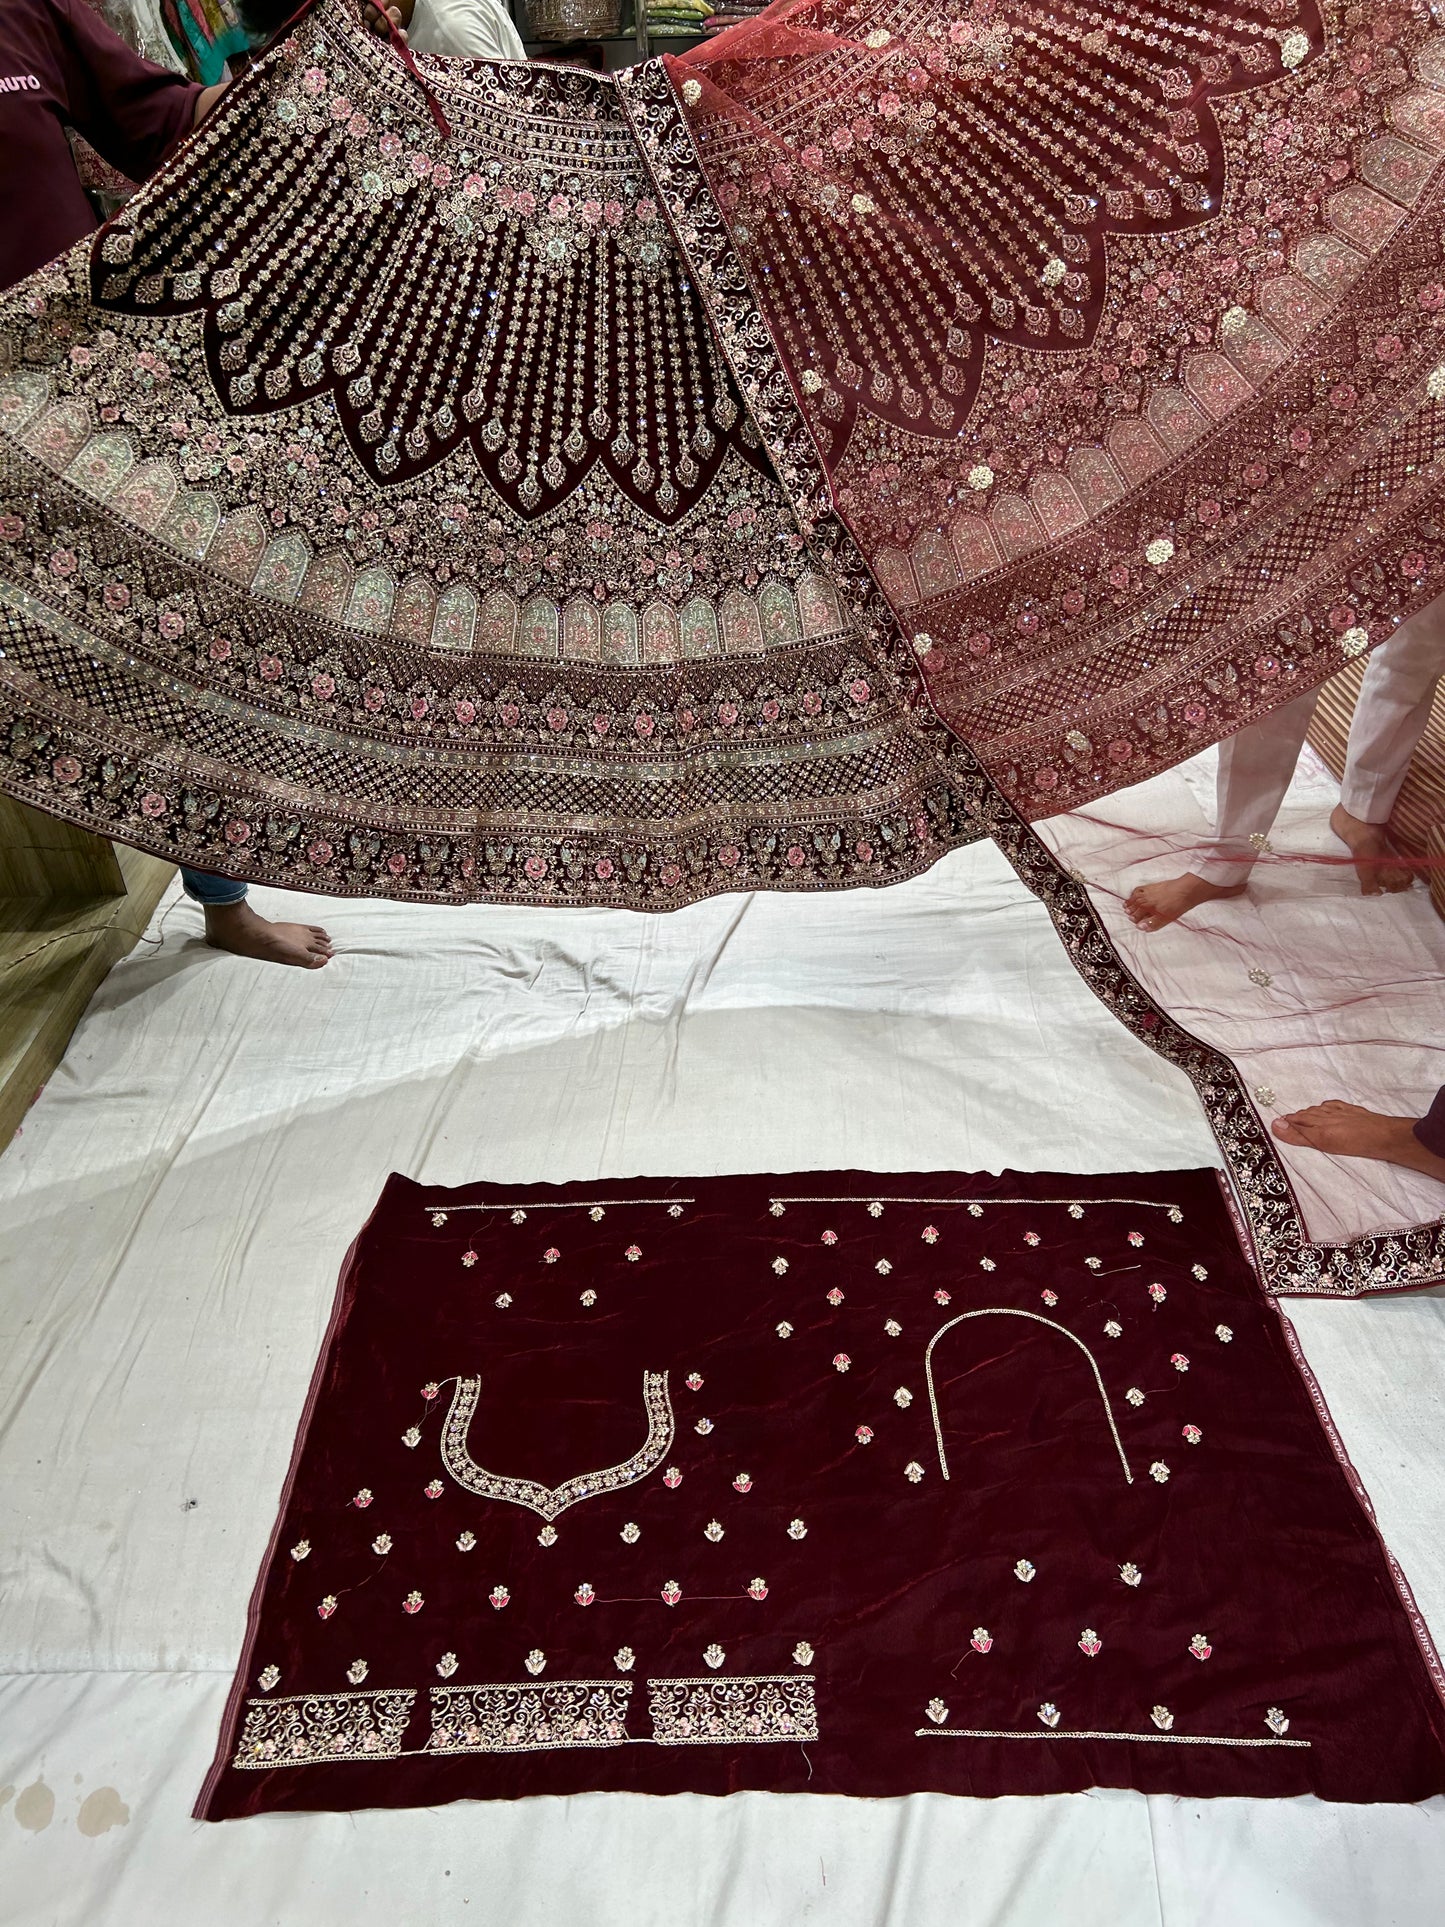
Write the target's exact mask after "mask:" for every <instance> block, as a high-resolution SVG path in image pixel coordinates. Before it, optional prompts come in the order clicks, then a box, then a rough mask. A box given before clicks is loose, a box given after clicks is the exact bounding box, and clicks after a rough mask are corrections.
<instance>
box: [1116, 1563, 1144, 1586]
mask: <svg viewBox="0 0 1445 1927" xmlns="http://www.w3.org/2000/svg"><path fill="white" fill-rule="evenodd" d="M1119 1577H1120V1578H1121V1579H1122V1580H1123V1582H1124V1584H1125V1585H1126V1586H1137V1585H1138V1584H1139V1582H1140V1581H1141V1580H1142V1579H1143V1577H1144V1575H1143V1573H1142V1572H1140V1570H1139V1568H1138V1567H1137V1566H1136V1565H1135V1564H1134V1562H1133V1560H1132V1559H1130V1560H1129V1561H1127V1562H1126V1564H1124V1565H1122V1566H1120V1568H1119Z"/></svg>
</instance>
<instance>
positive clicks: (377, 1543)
mask: <svg viewBox="0 0 1445 1927" xmlns="http://www.w3.org/2000/svg"><path fill="white" fill-rule="evenodd" d="M371 1549H372V1551H373V1552H376V1553H382V1554H385V1553H388V1552H390V1551H391V1534H390V1533H389V1532H378V1533H377V1535H376V1537H375V1538H374V1539H373V1540H372V1542H371Z"/></svg>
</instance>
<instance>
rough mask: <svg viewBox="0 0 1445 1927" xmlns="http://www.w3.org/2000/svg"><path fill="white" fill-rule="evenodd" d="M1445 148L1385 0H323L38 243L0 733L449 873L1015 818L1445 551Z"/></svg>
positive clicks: (1437, 85)
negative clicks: (667, 13) (752, 4)
mask: <svg viewBox="0 0 1445 1927" xmlns="http://www.w3.org/2000/svg"><path fill="white" fill-rule="evenodd" d="M1442 151H1445V35H1442V34H1440V33H1438V32H1436V31H1433V30H1432V28H1431V24H1430V20H1429V16H1428V13H1427V11H1426V10H1425V9H1424V8H1422V7H1418V6H1407V5H1405V4H1403V0H1400V3H1399V4H1396V3H1395V0H1378V3H1377V4H1375V5H1372V6H1371V7H1370V8H1368V9H1364V10H1362V9H1360V8H1358V7H1357V6H1353V5H1346V4H1344V0H1190V4H1185V5H1180V6H1172V7H1169V8H1164V9H1160V8H1158V7H1155V6H1144V5H1141V4H1137V3H1136V0H1102V3H1101V4H1088V5H1084V4H1082V0H1080V4H1075V0H1050V4H1049V5H1048V6H1042V5H1039V4H1033V3H1031V0H909V4H907V5H904V4H902V0H894V3H893V4H892V5H890V6H885V7H882V8H881V9H878V10H877V11H868V10H865V9H862V8H860V7H858V6H856V5H853V4H850V0H812V3H810V4H804V5H793V4H782V5H779V6H775V7H773V8H770V9H769V10H768V11H767V12H765V13H763V14H762V15H760V16H759V17H757V18H756V19H753V20H747V21H744V22H742V23H741V24H739V25H738V26H735V27H734V28H732V29H731V30H730V31H728V32H725V33H721V34H719V35H718V36H717V37H716V38H715V39H712V40H710V41H709V42H708V43H707V44H706V46H705V47H703V48H701V49H698V50H697V51H695V52H694V53H692V54H690V55H688V56H686V57H685V58H684V59H682V60H666V61H653V62H649V63H647V64H645V65H644V66H642V67H640V68H638V69H636V70H634V71H633V72H632V73H631V74H630V75H628V76H626V77H623V78H620V79H619V78H614V77H607V76H600V77H599V76H593V75H585V74H582V73H580V72H576V71H569V70H564V69H558V68H548V67H527V66H524V65H518V64H512V63H502V64H498V65H487V64H485V63H476V64H459V65H456V66H455V67H453V66H451V65H449V64H448V63H446V62H444V61H440V60H437V59H435V58H429V57H427V56H425V55H418V56H417V57H416V61H415V64H414V67H409V66H407V65H406V64H404V63H403V62H402V60H401V59H400V58H399V57H398V56H397V55H396V53H394V52H393V50H392V49H391V48H390V47H388V46H387V45H385V44H384V43H382V42H380V41H379V40H377V39H376V38H375V37H374V36H368V35H366V34H364V33H363V32H362V30H361V27H360V24H359V21H358V20H356V19H355V18H353V16H352V14H351V12H350V10H349V9H348V7H347V6H346V4H345V0H318V3H317V4H316V5H314V6H313V7H312V8H311V9H310V11H309V12H307V13H306V14H305V16H304V17H303V18H302V19H301V20H300V22H299V24H298V25H297V26H296V27H295V29H294V31H293V33H292V35H291V36H290V38H289V39H288V40H286V41H285V42H284V43H282V44H281V45H280V46H278V47H277V48H276V49H275V50H274V51H273V52H272V53H271V54H270V55H269V56H268V57H267V58H266V59H265V60H263V61H262V62H261V63H259V65H258V66H257V67H256V68H255V69H253V70H252V71H250V72H248V73H247V74H246V75H245V76H244V77H243V78H242V79H241V80H240V82H239V83H238V84H236V85H235V86H233V87H232V88H231V89H230V90H229V92H228V93H227V95H226V96H225V98H224V100H223V101H222V103H221V105H220V107H219V108H218V109H217V110H216V111H215V112H213V113H212V114H211V116H210V117H209V118H208V119H207V120H206V121H205V123H204V124H203V125H202V127H201V128H200V129H199V130H198V131H197V133H196V134H195V135H194V136H193V137H192V138H191V139H190V140H189V141H188V142H187V143H186V145H185V147H184V148H183V149H182V151H181V153H180V154H179V155H178V156H177V157H176V158H175V159H173V160H172V161H171V162H170V163H169V164H168V165H167V166H166V167H165V168H164V169H163V170H162V171H161V173H160V174H159V175H158V176H157V177H156V178H155V179H153V180H152V181H151V182H149V183H148V184H147V185H146V186H145V187H144V188H143V189H142V190H141V192H140V193H139V194H138V195H137V196H136V197H135V198H134V199H133V200H132V201H131V202H130V203H129V204H128V205H127V206H126V207H125V208H124V209H123V210H122V212H121V213H120V215H119V216H118V217H117V218H116V220H115V221H114V222H113V223H112V224H111V225H110V226H109V227H108V228H106V229H104V230H102V231H101V233H100V234H98V235H97V236H95V237H94V238H93V239H91V240H87V241H86V242H84V243H82V244H80V245H78V246H77V247H76V248H75V249H73V250H72V251H71V253H70V254H69V255H68V256H66V257H64V258H63V259H62V260H61V261H59V262H58V263H56V264H55V265H53V266H52V267H51V268H49V269H46V270H43V271H41V272H40V273H39V274H37V275H35V276H33V277H32V278H31V279H30V280H28V281H26V282H23V283H22V284H21V285H20V286H19V287H18V288H17V289H15V290H14V291H12V293H11V294H10V295H8V296H7V297H5V298H4V299H3V301H0V783H3V786H4V787H5V789H7V790H8V791H9V792H10V793H11V794H13V795H15V796H17V797H19V798H21V799H22V800H23V801H25V802H28V803H31V804H34V805H37V806H38V807H40V808H42V809H48V810H51V811H53V812H55V813H57V814H60V815H62V816H65V817H67V818H69V819H71V820H73V821H76V822H80V823H84V824H87V825H89V826H91V827H93V828H95V829H98V830H101V831H103V832H105V833H106V834H109V835H112V836H115V837H117V838H119V839H120V840H122V841H125V842H128V843H133V844H136V845H138V846H140V847H143V848H146V849H150V850H154V851H156V852H158V853H160V854H162V855H164V856H167V857H173V858H179V859H181V860H183V861H186V862H189V863H191V864H194V865H198V866H201V867H204V868H209V869H213V870H221V871H224V872H226V873H227V874H232V875H236V876H242V877H251V878H256V879H260V880H264V881H267V882H272V883H281V884H293V885H302V886H304V887H306V888H310V889H320V890H330V891H335V892H339V893H343V894H344V893H354V894H371V895H375V894H386V895H397V896H413V897H423V898H428V899H436V900H441V901H457V900H465V899H471V898H484V899H490V900H506V899H524V900H528V901H538V902H548V903H557V902H567V903H620V904H628V905H634V906H642V907H656V908H667V907H672V906H675V905H677V904H680V903H683V902H686V901H688V900H690V899H693V898H697V897H700V896H705V895H707V894H709V893H711V892H714V891H719V890H725V889H732V888H736V887H739V886H745V887H748V888H758V887H776V888H806V889H816V888H821V887H834V886H847V885H856V884H860V883H875V884H876V883H886V882H889V881H892V880H894V879H896V878H900V877H905V876H908V875H910V874H912V873H914V872H916V871H918V870H920V869H921V868H923V867H925V866H926V865H927V864H929V863H931V862H932V861H934V860H936V858H937V857H938V856H939V855H940V854H941V853H943V852H944V851H946V850H948V849H950V848H952V847H954V846H955V845H957V844H958V843H960V842H962V841H966V840H968V839H969V838H970V837H973V836H977V835H981V834H986V833H992V834H994V835H997V836H999V837H1000V839H1001V840H1004V841H1005V842H1006V843H1007V841H1008V840H1009V838H1011V837H1014V838H1016V836H1017V834H1018V829H1019V819H1018V815H1017V814H1016V813H1015V810H1014V808H1011V807H1009V804H1008V802H1006V801H1005V799H1006V798H1007V799H1010V800H1011V803H1012V804H1013V805H1016V806H1017V811H1018V812H1022V813H1023V814H1024V815H1027V814H1029V813H1032V812H1039V811H1053V810H1056V809H1058V808H1060V807H1062V806H1064V805H1066V804H1068V803H1071V802H1074V801H1078V800H1084V799H1088V800H1092V799H1094V798H1096V797H1097V796H1099V795H1101V794H1103V793H1105V792H1107V791H1108V790H1109V789H1111V788H1112V787H1115V786H1117V785H1118V784H1121V783H1125V782H1133V781H1135V780H1136V779H1137V778H1138V777H1139V776H1141V775H1143V774H1145V773H1147V772H1149V771H1152V770H1156V769H1159V768H1161V767H1163V766H1165V765H1167V764H1169V763H1171V762H1174V761H1177V760H1178V759H1180V758H1181V757H1183V756H1185V755H1188V754H1189V753H1191V752H1192V751H1194V750H1196V749H1198V748H1200V747H1202V746H1204V745H1205V744H1207V743H1208V742H1210V741H1211V740H1214V739H1215V738H1217V737H1219V736H1220V735H1222V734H1224V733H1227V732H1228V731H1230V730H1232V729H1234V728H1236V727H1238V726H1239V725H1240V724H1242V723H1244V722H1246V721H1247V720H1249V719H1250V718H1252V717H1254V716H1257V715H1261V714H1264V713H1265V712H1267V711H1268V710H1270V709H1272V708H1273V707H1275V706H1276V705H1278V704H1279V703H1281V702H1283V701H1285V700H1287V699H1288V698H1290V697H1292V696H1294V695H1296V694H1298V693H1300V692H1301V691H1303V690H1305V689H1307V688H1309V687H1311V686H1313V685H1314V684H1315V683H1317V682H1319V681H1320V680H1321V679H1322V678H1323V677H1324V676H1326V675H1327V674H1329V673H1330V671H1331V670H1333V669H1334V668H1336V667H1338V666H1339V665H1340V664H1341V663H1342V662H1344V661H1346V660H1347V659H1348V658H1349V657H1350V656H1352V655H1355V654H1358V653H1359V652H1361V651H1362V650H1364V649H1366V648H1368V647H1370V646H1371V645H1372V644H1373V643H1374V642H1376V641H1378V640H1379V639H1380V638H1381V637H1382V636H1384V635H1385V634H1386V633H1387V632H1388V631H1389V630H1390V628H1391V627H1392V626H1393V624H1394V623H1395V622H1396V621H1398V620H1399V619H1401V618H1402V617H1403V616H1405V615H1406V614H1408V613H1409V611H1410V610H1411V609H1412V608H1413V607H1416V606H1418V605H1420V604H1421V603H1422V602H1423V601H1425V600H1426V599H1428V598H1429V597H1432V596H1434V595H1435V594H1436V593H1438V592H1439V590H1440V588H1441V587H1442V574H1441V571H1442V568H1445V560H1442V557H1445V550H1442V545H1441V543H1440V541H1439V530H1438V527H1437V515H1438V506H1437V505H1438V497H1439V493H1440V490H1441V488H1442V486H1445V482H1442V476H1445V470H1442V468H1441V466H1440V464H1439V463H1438V462H1437V460H1436V457H1437V454H1438V453H1439V452H1440V450H1441V449H1442V446H1445V360H1442V356H1445V344H1442V343H1441V340H1440V337H1439V327H1440V323H1441V320H1442V317H1445V282H1442V280H1441V267H1440V226H1441V223H1440V204H1441V191H1442V190H1441V187H1440V171H1441V170H1440V169H1439V167H1438V165H1437V163H1438V160H1439V157H1440V154H1441V153H1442ZM945 724H947V725H948V727H944V725H945ZM979 759H982V763H981V762H980V760H979ZM985 770H986V771H987V773H985Z"/></svg>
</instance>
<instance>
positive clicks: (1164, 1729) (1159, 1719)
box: [1149, 1706, 1174, 1733]
mask: <svg viewBox="0 0 1445 1927" xmlns="http://www.w3.org/2000/svg"><path fill="white" fill-rule="evenodd" d="M1149 1717H1150V1719H1151V1720H1153V1722H1154V1724H1155V1725H1156V1726H1157V1727H1158V1728H1159V1731H1160V1732H1161V1733H1168V1732H1169V1731H1170V1730H1171V1729H1172V1727H1173V1725H1174V1715H1173V1714H1172V1713H1171V1712H1170V1711H1169V1708H1168V1707H1167V1706H1156V1707H1154V1708H1153V1710H1152V1711H1151V1712H1150V1714H1149Z"/></svg>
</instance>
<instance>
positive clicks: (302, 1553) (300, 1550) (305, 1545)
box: [291, 1539, 311, 1564]
mask: <svg viewBox="0 0 1445 1927" xmlns="http://www.w3.org/2000/svg"><path fill="white" fill-rule="evenodd" d="M310 1556H311V1541H310V1540H309V1539H298V1540H297V1541H296V1543H295V1545H294V1546H292V1548H291V1557H292V1558H293V1559H295V1560H296V1561H297V1562H298V1564H299V1562H300V1561H301V1560H303V1559H309V1558H310Z"/></svg>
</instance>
